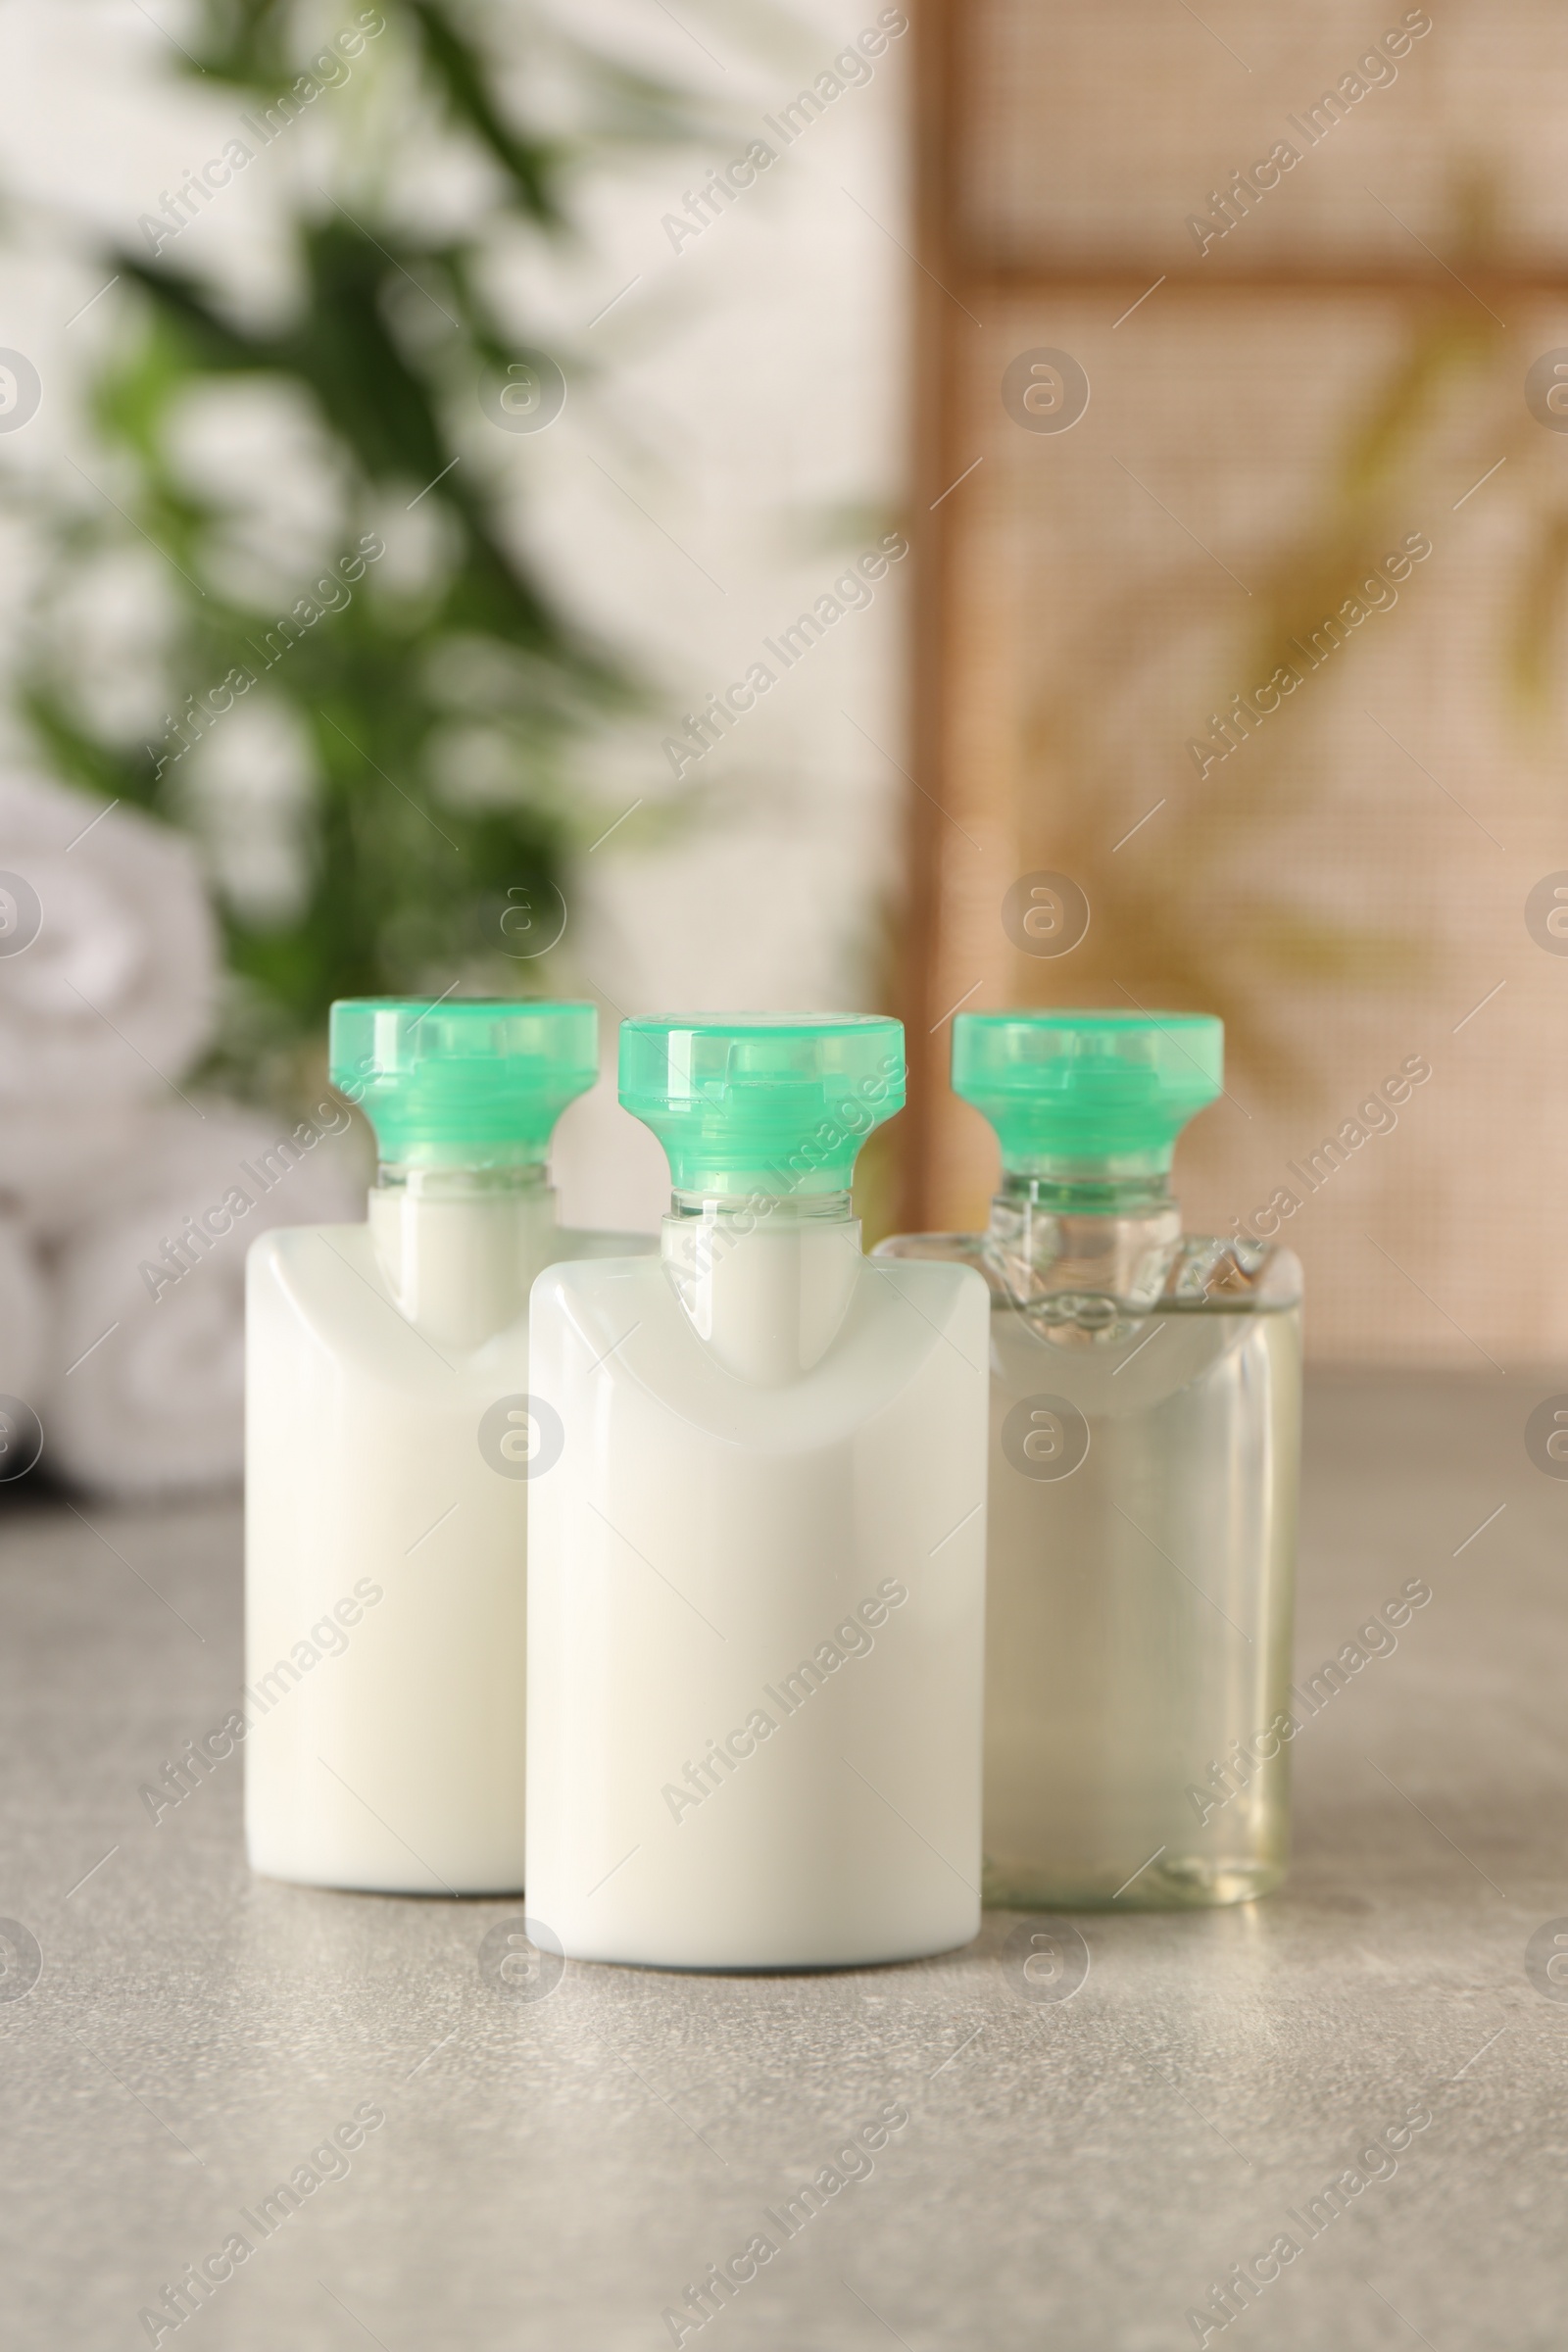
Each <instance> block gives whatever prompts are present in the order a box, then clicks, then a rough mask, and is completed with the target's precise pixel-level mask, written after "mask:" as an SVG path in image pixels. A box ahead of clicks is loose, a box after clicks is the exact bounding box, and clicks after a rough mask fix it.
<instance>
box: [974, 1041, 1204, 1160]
mask: <svg viewBox="0 0 1568 2352" xmlns="http://www.w3.org/2000/svg"><path fill="white" fill-rule="evenodd" d="M1224 1069H1225V1024H1224V1023H1223V1021H1219V1020H1216V1019H1215V1018H1214V1016H1213V1014H1212V1013H1206V1012H1152V1013H1145V1012H1076V1011H1074V1012H962V1013H959V1015H958V1017H957V1019H956V1021H955V1022H954V1024H953V1090H954V1092H955V1094H957V1095H961V1096H962V1097H963V1099H964V1101H965V1102H966V1103H973V1104H974V1106H975V1108H976V1110H978V1111H981V1112H982V1113H983V1114H984V1116H985V1117H986V1118H988V1119H989V1120H990V1121H991V1124H992V1126H993V1127H994V1128H995V1129H996V1131H997V1134H998V1136H999V1137H1000V1139H1001V1142H1002V1164H1003V1166H1004V1167H1005V1169H1007V1170H1008V1171H1009V1172H1010V1173H1012V1174H1015V1175H1052V1176H1057V1175H1060V1176H1063V1177H1066V1178H1069V1179H1070V1177H1071V1176H1072V1175H1073V1174H1076V1173H1080V1172H1081V1173H1082V1174H1084V1175H1086V1176H1087V1175H1094V1174H1100V1173H1105V1174H1111V1175H1129V1176H1130V1175H1139V1174H1148V1175H1156V1174H1159V1173H1161V1172H1163V1171H1164V1170H1165V1169H1167V1168H1168V1167H1169V1166H1170V1163H1171V1158H1172V1154H1173V1153H1174V1152H1175V1149H1176V1138H1177V1136H1178V1135H1179V1134H1180V1133H1181V1131H1182V1129H1183V1128H1184V1127H1185V1126H1186V1124H1187V1122H1188V1120H1189V1119H1190V1118H1193V1117H1194V1116H1195V1115H1196V1114H1197V1113H1198V1112H1199V1111H1201V1109H1203V1107H1204V1106H1205V1104H1207V1103H1212V1102H1213V1100H1214V1098H1215V1096H1216V1095H1218V1094H1220V1093H1221V1092H1222V1091H1223V1084H1222V1081H1223V1078H1224Z"/></svg>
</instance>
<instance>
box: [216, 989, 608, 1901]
mask: <svg viewBox="0 0 1568 2352" xmlns="http://www.w3.org/2000/svg"><path fill="white" fill-rule="evenodd" d="M598 1059H599V1055H598V1016H597V1013H596V1011H595V1008H594V1006H593V1005H547V1004H525V1003H515V1002H507V1001H502V1002H490V1001H480V1000H471V999H470V1000H460V999H452V1000H449V1001H448V1002H447V1003H445V1004H443V1005H434V1006H432V1005H430V1004H429V1003H428V1002H427V1001H426V1002H419V1001H415V1002H412V1003H402V1002H390V1003H386V1002H377V1001H370V1000H351V1001H349V1002H347V1003H344V1004H339V1005H334V1006H333V1007H332V1031H331V1069H332V1078H333V1082H334V1084H335V1085H336V1086H337V1087H338V1088H339V1089H340V1090H341V1091H342V1092H343V1093H345V1094H346V1095H348V1097H349V1098H350V1100H351V1101H353V1102H357V1103H361V1104H363V1106H364V1108H365V1110H366V1111H367V1113H368V1116H369V1118H370V1121H371V1123H372V1125H373V1126H374V1128H375V1130H376V1136H377V1141H378V1146H379V1150H380V1154H381V1165H380V1168H379V1170H378V1173H377V1178H376V1184H375V1189H374V1191H373V1192H372V1193H371V1194H370V1198H369V1215H368V1223H366V1224H364V1225H342V1226H328V1227H318V1226H290V1227H284V1228H280V1229H279V1230H277V1231H275V1232H272V1233H269V1234H266V1235H264V1236H262V1237H261V1239H259V1240H258V1241H257V1242H256V1243H255V1244H254V1246H253V1247H252V1249H251V1251H250V1255H249V1259H248V1264H247V1300H246V1568H245V1584H246V1670H245V1671H246V1691H245V1708H244V1718H243V1719H244V1721H245V1724H246V1730H245V1734H244V1752H245V1758H246V1773H245V1809H246V1833H247V1838H248V1843H249V1849H250V1858H251V1864H252V1867H253V1868H254V1869H256V1870H258V1871H261V1872H264V1873H265V1874H266V1875H267V1876H269V1877H270V1878H279V1879H293V1880H298V1881H301V1882H304V1883H306V1884H308V1885H314V1886H327V1887H377V1888H381V1889H385V1890H388V1891H395V1892H405V1893H417V1894H430V1893H441V1892H443V1891H445V1892H448V1893H460V1894H478V1893H498V1892H503V1891H510V1890H514V1889H515V1888H518V1887H521V1886H522V1883H523V1821H524V1799H523V1764H524V1752H525V1750H524V1714H523V1709H524V1694H525V1683H526V1650H525V1630H526V1629H525V1592H524V1567H525V1542H526V1515H525V1514H526V1502H527V1496H528V1493H529V1482H530V1479H531V1477H532V1475H533V1473H534V1472H535V1470H536V1469H537V1467H538V1466H539V1464H540V1463H541V1462H544V1461H547V1460H548V1459H549V1458H550V1453H551V1449H552V1446H553V1442H554V1433H553V1430H552V1427H551V1424H550V1423H549V1419H548V1416H547V1415H543V1414H541V1413H539V1412H537V1411H536V1410H535V1404H534V1399H533V1398H532V1397H530V1395H529V1376H528V1325H527V1301H528V1292H529V1288H530V1286H531V1284H532V1282H533V1280H534V1277H535V1275H536V1274H538V1273H539V1271H540V1269H541V1268H542V1267H544V1266H546V1265H548V1264H550V1263H551V1262H552V1260H554V1259H555V1258H558V1257H562V1256H578V1255H582V1254H584V1253H586V1252H591V1251H594V1250H614V1251H616V1252H617V1254H621V1255H624V1253H625V1252H627V1251H628V1250H637V1249H639V1248H642V1249H651V1248H652V1247H653V1245H652V1242H651V1241H648V1242H644V1241H640V1240H639V1239H638V1238H636V1237H634V1236H630V1235H620V1234H580V1233H572V1232H568V1231H564V1230H563V1229H562V1228H561V1227H560V1226H558V1225H557V1223H556V1206H555V1194H554V1193H553V1192H552V1190H551V1188H550V1186H549V1185H548V1184H547V1182H546V1180H545V1154H546V1152H547V1150H548V1147H549V1142H550V1135H551V1131H552V1129H553V1128H554V1126H555V1123H556V1121H557V1119H558V1118H559V1117H560V1115H561V1113H562V1111H563V1110H564V1108H565V1105H566V1104H567V1103H569V1102H571V1100H572V1099H573V1097H575V1096H577V1095H580V1094H582V1093H584V1092H585V1091H586V1090H587V1089H588V1088H589V1087H590V1086H591V1085H592V1084H593V1082H594V1079H595V1077H596V1075H597V1071H598Z"/></svg>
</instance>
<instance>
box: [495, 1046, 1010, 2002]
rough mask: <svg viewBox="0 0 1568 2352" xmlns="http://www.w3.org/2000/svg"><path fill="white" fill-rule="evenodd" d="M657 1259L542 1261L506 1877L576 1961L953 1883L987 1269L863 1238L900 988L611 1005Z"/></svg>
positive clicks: (898, 1076)
mask: <svg viewBox="0 0 1568 2352" xmlns="http://www.w3.org/2000/svg"><path fill="white" fill-rule="evenodd" d="M620 1099H621V1101H622V1103H624V1104H625V1105H626V1107H627V1109H629V1110H631V1111H633V1112H634V1113H635V1114H636V1115H637V1116H638V1117H639V1118H641V1119H643V1120H645V1121H646V1122H647V1124H648V1125H649V1126H650V1127H652V1128H653V1129H654V1131H655V1133H656V1134H657V1135H658V1136H659V1138H660V1140H661V1142H662V1144H663V1145H664V1148H665V1151H666V1152H667V1153H668V1155H669V1160H670V1168H671V1174H672V1176H673V1179H674V1186H675V1192H674V1200H673V1202H672V1205H671V1210H670V1214H669V1215H668V1216H667V1217H666V1219H665V1220H664V1227H663V1241H662V1255H661V1257H660V1258H659V1259H657V1260H654V1259H642V1260H633V1259H622V1260H615V1259H609V1260H601V1261H600V1262H599V1263H598V1264H594V1265H557V1266H554V1267H552V1268H551V1269H550V1271H549V1272H548V1273H546V1274H544V1275H542V1276H541V1277H540V1279H539V1281H538V1282H537V1283H536V1285H535V1287H534V1294H533V1311H532V1346H533V1362H534V1374H533V1377H534V1382H535V1386H536V1388H537V1390H538V1393H539V1396H540V1397H541V1398H542V1399H546V1400H548V1402H549V1403H550V1405H551V1406H552V1407H553V1408H554V1411H555V1413H556V1414H557V1415H559V1418H560V1424H561V1430H562V1450H561V1455H560V1459H559V1460H558V1461H557V1462H556V1463H555V1464H554V1465H553V1466H552V1467H551V1468H550V1469H549V1470H548V1471H547V1472H546V1473H545V1474H544V1475H543V1476H541V1477H540V1478H539V1479H538V1481H537V1482H536V1484H535V1485H534V1487H533V1489H532V1493H531V1508H532V1526H531V1539H530V1540H531V1546H532V1549H531V1562H530V1571H529V1584H530V1591H529V1699H528V1716H529V1721H528V1739H529V1750H528V1851H529V1885H528V1908H529V1912H530V1914H532V1915H534V1917H535V1919H536V1922H537V1930H536V1940H545V1941H547V1942H548V1943H550V1944H552V1945H553V1946H555V1947H558V1948H560V1949H562V1950H564V1952H566V1953H567V1954H568V1955H570V1956H572V1957H575V1958H580V1959H596V1960H618V1961H630V1962H641V1963H647V1964H653V1965H658V1966H663V1967H669V1968H711V1969H747V1968H812V1967H827V1966H834V1965H853V1964H857V1963H863V1962H871V1961H881V1960H902V1959H912V1958H914V1957H916V1956H918V1955H921V1954H924V1953H930V1952H938V1951H944V1950H949V1949H951V1948H953V1947H954V1946H955V1945H957V1944H961V1943H964V1942H967V1941H968V1939H969V1938H970V1937H971V1936H973V1935H974V1934H975V1932H976V1930H977V1928H978V1926H979V1915H980V1843H979V1839H980V1728H981V1727H980V1703H981V1683H982V1669H983V1647H984V1549H985V1492H986V1410H987V1358H986V1348H987V1339H988V1325H989V1314H990V1308H989V1299H988V1296H987V1293H986V1288H985V1285H984V1283H983V1282H982V1281H981V1280H980V1278H979V1277H978V1276H977V1275H975V1274H974V1273H973V1272H972V1271H971V1269H969V1268H967V1267H964V1266H959V1265H940V1266H939V1265H913V1264H888V1265H881V1264H877V1263H873V1262H872V1261H870V1260H868V1259H867V1258H866V1257H864V1256H863V1255H862V1253H861V1250H860V1233H859V1226H858V1222H857V1221H856V1219H855V1216H854V1214H853V1211H852V1208H851V1203H850V1195H849V1189H848V1188H849V1183H850V1175H851V1171H852V1168H853V1165H854V1161H855V1156H856V1152H857V1151H858V1148H859V1145H860V1144H861V1143H862V1142H863V1140H864V1138H865V1136H866V1135H867V1134H868V1133H869V1132H870V1130H871V1128H872V1127H873V1126H875V1125H876V1124H877V1123H878V1121H880V1120H882V1119H885V1118H887V1117H888V1116H890V1115H891V1113H892V1112H893V1111H895V1110H897V1109H898V1108H899V1107H900V1106H901V1104H902V1103H903V1101H904V1051H903V1032H902V1030H901V1029H900V1026H899V1024H898V1023H897V1022H896V1021H887V1020H875V1019H854V1018H839V1019H835V1018H820V1019H796V1018H788V1019H785V1018H769V1017H768V1016H766V1015H739V1016H734V1017H730V1018H725V1019H711V1020H659V1021H652V1020H644V1021H628V1022H627V1023H626V1024H625V1025H624V1026H623V1028H622V1030H621V1042H620Z"/></svg>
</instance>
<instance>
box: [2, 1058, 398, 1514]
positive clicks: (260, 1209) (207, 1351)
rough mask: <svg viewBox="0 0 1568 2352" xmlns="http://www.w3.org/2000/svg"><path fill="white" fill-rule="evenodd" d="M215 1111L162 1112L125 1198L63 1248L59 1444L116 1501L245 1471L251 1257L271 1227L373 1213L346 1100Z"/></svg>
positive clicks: (51, 1411)
mask: <svg viewBox="0 0 1568 2352" xmlns="http://www.w3.org/2000/svg"><path fill="white" fill-rule="evenodd" d="M200 1108H201V1111H202V1113H203V1118H202V1119H198V1118H197V1117H196V1116H195V1115H194V1114H193V1113H192V1112H191V1111H189V1110H185V1109H182V1108H181V1107H180V1106H179V1105H178V1104H177V1103H176V1104H175V1105H174V1106H173V1107H172V1109H171V1110H168V1111H160V1112H158V1113H156V1114H154V1116H153V1117H152V1118H151V1119H150V1121H149V1129H148V1133H147V1136H146V1138H145V1140H144V1142H143V1144H142V1145H141V1146H140V1147H139V1148H138V1152H137V1157H136V1162H135V1163H134V1164H132V1165H131V1166H130V1167H128V1168H126V1169H125V1170H123V1173H122V1180H121V1182H120V1184H119V1185H118V1187H117V1192H116V1198H115V1201H114V1204H113V1205H112V1206H111V1207H108V1208H102V1209H100V1210H99V1211H98V1212H97V1213H96V1214H95V1215H93V1216H92V1217H91V1218H89V1219H88V1220H87V1221H86V1222H85V1223H84V1224H82V1225H81V1226H80V1227H78V1228H77V1229H76V1230H75V1231H73V1232H72V1233H69V1234H68V1235H67V1236H66V1237H65V1239H64V1240H63V1242H62V1243H61V1245H60V1248H59V1250H58V1252H57V1256H56V1287H57V1298H58V1305H59V1311H58V1316H57V1318H56V1326H55V1332H54V1335H53V1341H52V1348H51V1354H52V1361H51V1363H50V1367H49V1376H48V1379H47V1381H46V1383H45V1388H44V1401H43V1405H42V1408H41V1409H42V1415H43V1424H44V1433H45V1445H46V1446H47V1448H48V1452H49V1458H50V1460H51V1462H52V1464H53V1466H54V1467H55V1468H56V1469H57V1470H59V1471H61V1472H63V1473H64V1475H65V1476H67V1477H69V1478H72V1479H74V1480H76V1481H77V1482H78V1483H79V1484H80V1485H82V1486H84V1487H88V1488H91V1489H93V1490H95V1491H96V1492H98V1493H101V1494H111V1495H154V1494H169V1493H173V1492H177V1491H179V1490H180V1489H188V1488H200V1487H214V1486H223V1485H227V1484H229V1483H231V1482H232V1481H233V1480H235V1479H237V1478H238V1476H239V1474H240V1468H241V1463H242V1459H243V1383H244V1325H245V1251H246V1250H247V1248H248V1246H249V1244H250V1243H251V1242H252V1241H253V1240H254V1238H255V1236H256V1235H257V1234H258V1233H261V1232H264V1231H265V1230H266V1229H267V1228H268V1227H269V1226H271V1225H311V1224H334V1223H341V1222H344V1221H346V1220H348V1219H350V1218H354V1217H357V1216H359V1215H361V1214H363V1201H364V1186H365V1179H366V1169H365V1162H364V1158H363V1156H362V1148H361V1145H360V1142H359V1139H358V1137H357V1136H356V1135H355V1134H354V1133H353V1131H352V1129H351V1127H350V1124H349V1118H348V1113H347V1112H346V1111H345V1109H344V1108H343V1106H342V1104H341V1103H337V1102H335V1101H333V1100H332V1099H330V1098H327V1099H325V1100H323V1102H322V1103H321V1104H320V1106H319V1109H317V1110H316V1111H315V1112H314V1113H313V1114H312V1115H311V1117H310V1118H308V1119H305V1120H302V1121H300V1122H299V1123H298V1124H297V1125H296V1126H295V1127H293V1128H292V1129H289V1128H286V1127H283V1126H281V1125H279V1124H275V1123H269V1122H268V1121H266V1120H265V1119H262V1118H261V1117H259V1116H258V1114H257V1113H255V1112H253V1111H247V1110H238V1109H235V1108H234V1107H233V1106H232V1105H229V1104H224V1103H214V1102H211V1101H203V1102H202V1103H201V1104H200Z"/></svg>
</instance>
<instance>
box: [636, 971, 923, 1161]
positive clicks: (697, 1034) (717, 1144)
mask: <svg viewBox="0 0 1568 2352" xmlns="http://www.w3.org/2000/svg"><path fill="white" fill-rule="evenodd" d="M620 1099H621V1102H622V1103H624V1104H625V1106H626V1108H627V1109H628V1110H629V1111H630V1112H631V1114H632V1116H633V1117H634V1118H638V1119H641V1120H642V1122H643V1124H644V1125H645V1126H647V1127H651V1128H652V1129H653V1131H654V1133H655V1134H656V1135H657V1136H658V1138H659V1140H660V1142H661V1143H662V1145H663V1147H664V1151H665V1152H666V1154H667V1155H668V1159H669V1172H670V1177H671V1179H672V1181H673V1183H674V1186H675V1190H676V1191H677V1192H680V1193H753V1194H764V1195H767V1196H770V1197H775V1198H777V1197H782V1196H784V1195H786V1194H790V1193H837V1192H843V1191H845V1190H846V1189H847V1187H848V1185H849V1182H850V1177H851V1174H852V1172H853V1170H854V1167H855V1159H856V1154H857V1152H858V1151H859V1149H860V1146H861V1145H862V1144H863V1143H864V1141H865V1139H866V1137H867V1136H868V1135H869V1134H870V1132H871V1130H872V1128H873V1127H876V1126H879V1125H880V1124H881V1122H882V1120H884V1119H890V1118H891V1117H892V1116H893V1113H894V1112H895V1111H896V1110H902V1109H903V1107H904V1026H903V1023H902V1022H900V1021H889V1020H881V1019H877V1018H875V1017H873V1016H871V1015H860V1014H856V1013H817V1014H813V1015H810V1016H809V1017H803V1016H802V1015H800V1014H797V1013H767V1012H736V1013H724V1014H715V1015H713V1016H711V1017H706V1016H695V1017H692V1018H684V1017H677V1018H674V1019H668V1020H647V1021H623V1022H622V1023H621V1030H620Z"/></svg>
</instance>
